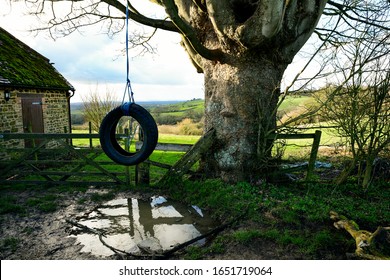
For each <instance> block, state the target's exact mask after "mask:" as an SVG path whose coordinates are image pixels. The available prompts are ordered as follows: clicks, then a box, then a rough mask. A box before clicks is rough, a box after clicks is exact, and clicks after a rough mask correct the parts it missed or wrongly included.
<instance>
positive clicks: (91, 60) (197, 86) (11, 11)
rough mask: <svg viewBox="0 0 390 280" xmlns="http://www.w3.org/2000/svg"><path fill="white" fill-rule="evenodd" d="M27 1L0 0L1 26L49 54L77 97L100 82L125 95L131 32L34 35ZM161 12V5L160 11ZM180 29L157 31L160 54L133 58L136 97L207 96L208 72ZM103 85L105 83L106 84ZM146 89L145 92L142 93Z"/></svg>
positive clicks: (181, 97) (132, 75)
mask: <svg viewBox="0 0 390 280" xmlns="http://www.w3.org/2000/svg"><path fill="white" fill-rule="evenodd" d="M23 7H24V2H14V3H13V4H12V8H10V7H9V5H8V4H7V2H3V1H2V2H1V3H0V11H1V12H0V26H1V27H3V28H4V29H6V30H7V31H8V32H10V33H11V34H13V35H14V36H15V37H17V38H18V39H20V40H21V41H23V42H24V43H26V44H27V45H29V46H30V47H32V48H33V49H35V50H36V51H38V52H39V53H41V54H42V55H44V56H46V57H47V58H48V59H50V61H51V62H53V63H54V66H55V67H56V68H57V70H58V71H59V72H61V74H62V75H64V77H65V78H67V79H68V80H69V82H70V83H71V84H72V85H73V86H74V87H75V88H76V92H77V93H76V95H75V97H74V98H72V99H73V101H80V100H81V98H80V97H81V95H83V94H87V93H88V92H89V91H91V88H92V89H94V88H95V87H96V85H97V84H98V85H99V91H104V90H105V88H106V87H108V88H112V89H115V91H118V95H120V98H122V95H123V91H124V88H125V85H126V59H125V57H124V56H123V49H124V46H125V45H124V41H125V34H124V32H122V33H123V34H122V33H121V34H118V35H116V36H114V37H113V38H112V39H111V38H109V37H108V36H107V35H105V34H99V33H98V31H97V29H96V27H91V28H89V29H88V30H85V31H84V32H83V35H82V34H80V33H77V32H75V33H72V34H71V35H69V36H67V37H63V38H58V39H57V40H56V41H53V40H52V39H51V38H48V36H47V34H38V36H36V37H34V36H33V35H32V34H31V33H29V32H28V30H29V29H31V26H32V25H34V23H35V22H36V19H35V18H33V17H32V16H29V15H27V14H26V12H25V11H24V10H23V9H24V8H23ZM156 12H157V13H159V12H160V13H161V11H156ZM179 40H180V38H179V37H178V35H177V34H172V33H169V32H164V31H161V32H157V34H156V37H155V38H154V39H153V41H152V44H156V45H157V48H158V49H157V52H158V53H157V54H155V55H145V56H140V57H135V58H132V59H131V60H130V79H131V81H132V83H134V85H133V89H134V91H135V92H136V94H137V96H136V100H137V101H143V100H177V99H180V100H186V99H192V98H199V97H203V77H202V75H200V74H197V73H196V71H195V68H194V67H193V66H192V64H191V62H190V60H189V59H188V57H187V54H186V53H185V51H184V50H183V49H182V48H181V47H180V45H179V44H178V42H179ZM100 88H101V89H100ZM138 92H143V94H138Z"/></svg>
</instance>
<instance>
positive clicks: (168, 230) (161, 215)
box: [74, 196, 211, 256]
mask: <svg viewBox="0 0 390 280" xmlns="http://www.w3.org/2000/svg"><path fill="white" fill-rule="evenodd" d="M124 206H126V207H124ZM129 207H130V208H129ZM179 207H180V209H181V210H180V211H181V212H182V213H180V212H179V211H177V209H176V208H175V206H174V205H171V204H170V203H168V201H167V200H166V199H165V198H164V197H161V196H158V197H153V198H152V199H151V202H145V201H139V200H138V199H135V198H131V199H117V200H112V201H109V202H107V203H105V204H103V205H102V206H100V207H99V208H98V209H97V210H95V211H92V212H91V213H89V214H88V215H87V216H88V219H81V220H80V221H79V223H80V224H83V225H85V226H87V227H89V228H95V229H98V230H104V232H105V237H103V240H104V241H105V242H106V243H107V244H108V245H110V246H112V247H114V248H117V249H120V250H123V251H127V252H131V253H136V252H139V248H138V247H137V244H139V243H141V242H142V244H143V245H145V244H148V242H159V244H158V245H159V246H160V247H162V249H163V250H168V249H171V248H172V247H174V246H176V245H178V244H181V243H184V242H186V241H188V240H191V239H193V238H195V237H197V236H199V235H201V234H202V233H201V232H200V230H199V229H198V228H196V227H195V226H194V224H191V221H192V220H191V217H192V216H191V214H190V211H185V210H183V209H184V208H183V206H182V205H181V206H179ZM192 208H193V209H196V211H197V212H198V214H199V211H200V213H201V209H199V208H198V207H196V206H192ZM183 215H188V216H191V217H190V219H188V218H189V217H184V216H183ZM195 216H196V218H197V219H202V220H203V218H200V216H198V215H195ZM202 217H203V215H202ZM182 218H183V219H182ZM184 218H186V219H185V221H186V222H184ZM141 221H142V223H147V224H142V223H141ZM192 223H196V221H195V220H194V221H192ZM210 226H211V225H210ZM74 237H76V238H77V242H79V243H80V244H81V245H83V249H82V250H81V252H86V253H91V254H94V255H100V256H110V255H113V252H112V251H111V250H110V249H109V248H107V247H106V246H104V245H103V244H102V242H100V240H99V237H98V236H97V235H95V234H89V233H82V234H78V235H76V236H74ZM152 237H154V238H152ZM156 239H157V240H158V241H156ZM146 241H147V242H146ZM202 242H204V240H203V241H199V242H198V243H197V244H201V243H202ZM149 244H150V243H149Z"/></svg>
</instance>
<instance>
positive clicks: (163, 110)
mask: <svg viewBox="0 0 390 280" xmlns="http://www.w3.org/2000/svg"><path fill="white" fill-rule="evenodd" d="M136 103H137V104H139V105H141V106H143V107H144V108H145V109H147V110H148V111H149V112H150V113H151V114H152V116H153V117H154V118H155V120H156V122H157V123H158V124H159V125H161V124H176V123H178V122H180V121H182V120H183V119H185V118H189V119H192V120H193V121H194V122H199V121H200V120H201V118H202V117H203V111H204V100H203V99H192V100H188V101H140V102H136ZM119 104H120V102H118V106H119ZM83 107H84V105H83V103H82V102H75V103H71V104H70V109H71V115H72V123H73V124H82V123H83V122H84V119H83Z"/></svg>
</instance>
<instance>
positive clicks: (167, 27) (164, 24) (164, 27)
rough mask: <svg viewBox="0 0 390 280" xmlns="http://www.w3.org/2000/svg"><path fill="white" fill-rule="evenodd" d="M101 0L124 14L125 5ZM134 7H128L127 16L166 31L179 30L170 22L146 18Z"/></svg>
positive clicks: (112, 0)
mask: <svg viewBox="0 0 390 280" xmlns="http://www.w3.org/2000/svg"><path fill="white" fill-rule="evenodd" d="M101 1H102V2H104V3H106V4H107V5H110V6H112V7H115V8H116V9H117V10H119V11H121V12H122V13H123V14H125V15H126V6H125V5H123V4H122V3H120V2H119V1H116V0H101ZM135 11H136V10H135V9H129V18H131V19H132V20H134V21H136V22H138V23H141V24H144V25H147V26H150V27H153V28H159V29H162V30H166V31H172V32H179V29H177V28H176V26H175V25H174V24H173V23H172V22H170V21H166V20H165V19H164V20H161V19H152V18H148V17H146V16H144V15H142V14H140V13H138V12H135Z"/></svg>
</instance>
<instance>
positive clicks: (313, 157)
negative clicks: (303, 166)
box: [306, 130, 322, 180]
mask: <svg viewBox="0 0 390 280" xmlns="http://www.w3.org/2000/svg"><path fill="white" fill-rule="evenodd" d="M321 133H322V132H321V130H316V131H315V133H314V139H313V145H312V147H311V152H310V159H309V164H308V166H307V173H306V180H310V179H311V177H312V176H313V172H314V167H315V163H316V159H317V153H318V148H319V147H320V140H321Z"/></svg>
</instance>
